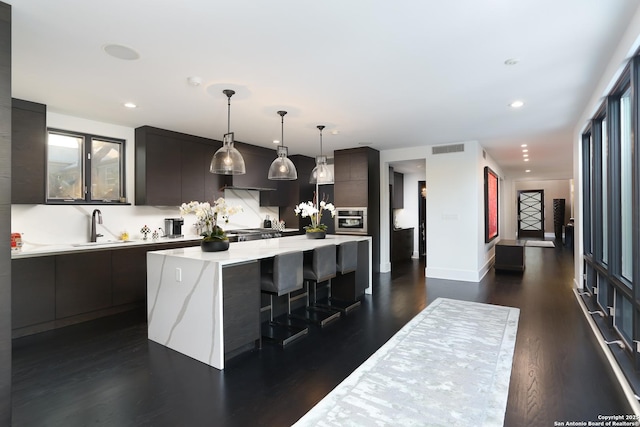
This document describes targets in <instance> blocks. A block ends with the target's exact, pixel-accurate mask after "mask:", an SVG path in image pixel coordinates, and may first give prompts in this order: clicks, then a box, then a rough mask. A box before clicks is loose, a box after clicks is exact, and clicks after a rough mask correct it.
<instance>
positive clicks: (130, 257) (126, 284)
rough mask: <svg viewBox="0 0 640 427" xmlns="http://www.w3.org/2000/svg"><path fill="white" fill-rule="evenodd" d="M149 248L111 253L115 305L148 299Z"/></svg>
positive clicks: (113, 301)
mask: <svg viewBox="0 0 640 427" xmlns="http://www.w3.org/2000/svg"><path fill="white" fill-rule="evenodd" d="M148 251H149V249H147V248H144V247H142V248H131V249H123V250H116V251H111V270H112V276H111V278H112V280H113V282H112V292H113V300H112V303H113V305H120V304H129V303H134V302H139V301H144V300H145V299H146V298H147V252H148Z"/></svg>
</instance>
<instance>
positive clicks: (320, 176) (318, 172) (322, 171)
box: [309, 125, 333, 184]
mask: <svg viewBox="0 0 640 427" xmlns="http://www.w3.org/2000/svg"><path fill="white" fill-rule="evenodd" d="M316 127H317V128H318V129H319V130H320V155H319V156H317V157H316V167H315V168H313V170H312V171H311V176H310V177H309V184H331V183H333V172H331V169H329V166H327V156H323V155H322V130H323V129H324V125H318V126H316Z"/></svg>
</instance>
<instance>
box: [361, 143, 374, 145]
mask: <svg viewBox="0 0 640 427" xmlns="http://www.w3.org/2000/svg"><path fill="white" fill-rule="evenodd" d="M358 145H373V142H358Z"/></svg>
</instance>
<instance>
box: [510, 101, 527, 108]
mask: <svg viewBox="0 0 640 427" xmlns="http://www.w3.org/2000/svg"><path fill="white" fill-rule="evenodd" d="M522 106H524V102H522V101H513V102H512V103H511V104H509V107H511V108H521V107H522Z"/></svg>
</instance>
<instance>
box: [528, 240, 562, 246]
mask: <svg viewBox="0 0 640 427" xmlns="http://www.w3.org/2000/svg"><path fill="white" fill-rule="evenodd" d="M525 246H536V247H539V248H555V247H556V245H555V243H553V242H550V241H548V240H527V242H526V243H525Z"/></svg>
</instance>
